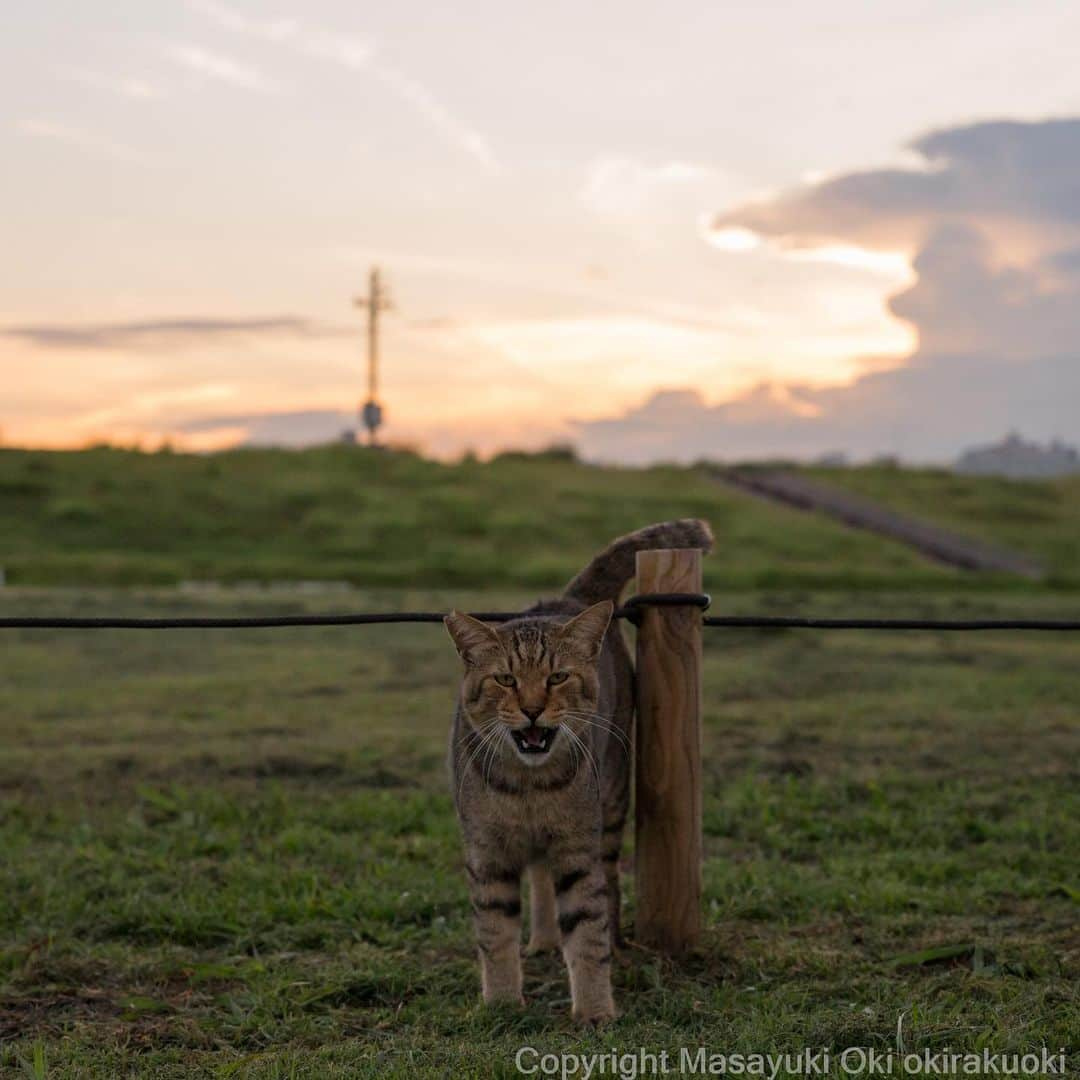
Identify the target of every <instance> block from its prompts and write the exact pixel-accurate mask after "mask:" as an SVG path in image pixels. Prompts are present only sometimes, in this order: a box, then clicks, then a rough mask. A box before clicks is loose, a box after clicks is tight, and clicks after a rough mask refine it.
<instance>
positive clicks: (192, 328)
mask: <svg viewBox="0 0 1080 1080" xmlns="http://www.w3.org/2000/svg"><path fill="white" fill-rule="evenodd" d="M352 333H355V330H352V329H349V328H347V327H336V326H332V325H329V324H324V323H318V322H313V321H312V320H310V319H301V318H298V317H296V316H291V315H280V316H272V317H269V318H261V319H215V318H202V317H199V318H187V319H150V320H143V321H137V322H122V323H67V324H65V323H44V324H33V325H21V326H0V337H6V338H12V339H15V340H18V341H22V342H24V343H26V344H30V345H36V346H38V347H40V348H54V349H61V348H62V349H120V348H147V347H154V348H170V347H178V346H182V345H188V344H204V343H206V342H208V341H214V340H218V339H226V338H235V337H240V336H244V337H252V336H258V337H267V336H273V337H289V338H327V337H339V336H342V335H347V334H352Z"/></svg>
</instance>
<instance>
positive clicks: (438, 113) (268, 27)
mask: <svg viewBox="0 0 1080 1080" xmlns="http://www.w3.org/2000/svg"><path fill="white" fill-rule="evenodd" d="M188 6H189V7H191V8H193V9H194V10H196V11H199V12H201V13H202V14H203V15H206V16H207V17H208V18H209V19H210V20H211V21H212V22H214V23H216V24H217V25H218V26H219V27H221V28H222V29H224V30H229V31H232V32H234V33H239V34H244V35H246V36H247V37H252V38H258V39H260V40H262V41H267V42H271V43H275V44H278V45H282V46H286V47H288V48H291V49H292V50H294V51H296V52H299V53H302V54H304V55H306V56H308V57H311V58H314V59H322V60H329V61H331V62H332V63H335V64H338V65H340V66H342V67H346V68H348V69H350V70H352V71H363V72H367V73H368V74H369V75H370V76H372V77H373V78H375V79H377V80H378V81H379V82H380V83H382V85H383V86H385V87H386V88H387V89H388V90H390V91H391V92H392V93H393V94H394V95H395V96H397V97H398V98H399V99H401V100H402V101H404V102H405V103H406V104H408V105H409V106H410V107H411V108H412V109H413V110H414V111H415V112H417V113H418V114H419V115H420V116H422V117H423V118H424V119H425V120H426V121H427V122H428V123H429V124H430V125H431V126H432V127H433V128H434V129H435V130H436V131H438V132H439V134H440V135H441V136H442V137H443V138H444V139H445V140H446V141H447V142H448V143H450V144H452V145H454V146H456V147H458V149H460V150H462V151H464V152H465V153H466V154H468V155H469V156H470V157H472V158H473V159H474V160H475V161H477V162H478V163H479V164H480V165H482V166H483V167H484V168H485V169H487V170H489V171H491V172H498V171H500V170H501V164H500V162H499V160H498V158H497V157H496V155H495V152H494V151H493V150H492V148H491V145H490V144H489V142H488V140H487V139H486V138H485V137H484V136H483V135H482V134H481V133H480V132H479V131H477V130H476V129H475V128H473V127H471V126H470V125H469V124H467V123H465V122H464V121H463V120H462V119H461V118H460V117H459V116H457V115H456V114H455V113H454V112H453V111H452V110H451V109H450V108H448V107H447V105H446V104H445V103H444V102H443V101H442V100H440V98H439V97H438V95H436V94H435V93H434V92H433V91H432V90H431V89H430V88H429V87H428V86H426V85H425V84H424V83H422V82H421V81H420V80H418V79H416V78H414V77H412V76H410V75H407V74H406V73H405V72H403V71H401V70H400V69H398V68H397V67H395V66H393V65H391V64H389V63H386V62H383V61H380V60H378V58H377V55H376V47H375V44H374V42H373V41H371V40H370V39H368V38H365V37H359V36H357V35H355V34H343V33H340V32H338V31H334V30H327V29H323V28H321V27H315V26H311V25H309V24H307V23H304V22H303V21H302V20H300V19H294V18H277V19H253V18H251V17H249V16H247V15H244V14H242V13H240V12H238V11H236V10H235V9H234V8H231V7H228V6H227V5H225V4H220V3H217V0H188Z"/></svg>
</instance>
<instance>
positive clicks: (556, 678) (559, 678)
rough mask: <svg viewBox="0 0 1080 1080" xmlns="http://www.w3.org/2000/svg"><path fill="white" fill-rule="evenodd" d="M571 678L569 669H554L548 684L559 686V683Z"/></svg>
mask: <svg viewBox="0 0 1080 1080" xmlns="http://www.w3.org/2000/svg"><path fill="white" fill-rule="evenodd" d="M569 678H570V672H569V671H553V672H552V673H551V674H550V675H549V676H548V686H558V685H559V683H564V682H566V680H567V679H569Z"/></svg>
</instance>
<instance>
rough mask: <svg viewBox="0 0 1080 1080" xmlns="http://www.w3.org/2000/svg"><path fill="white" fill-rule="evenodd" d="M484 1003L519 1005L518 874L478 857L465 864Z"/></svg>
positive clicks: (519, 905)
mask: <svg viewBox="0 0 1080 1080" xmlns="http://www.w3.org/2000/svg"><path fill="white" fill-rule="evenodd" d="M465 869H466V872H467V873H468V877H469V895H470V899H471V901H472V909H473V924H474V926H475V927H476V947H477V950H478V951H479V953H480V981H481V986H482V988H483V994H484V1001H485V1003H486V1004H489V1005H490V1004H494V1003H495V1002H498V1001H512V1002H516V1003H518V1004H521V1002H522V1001H523V998H522V996H521V875H520V873H519V872H518V871H516V870H512V869H508V868H507V867H506V866H503V865H499V864H498V863H495V862H491V861H487V860H483V859H479V860H476V861H470V862H469V863H467V864H466V867H465Z"/></svg>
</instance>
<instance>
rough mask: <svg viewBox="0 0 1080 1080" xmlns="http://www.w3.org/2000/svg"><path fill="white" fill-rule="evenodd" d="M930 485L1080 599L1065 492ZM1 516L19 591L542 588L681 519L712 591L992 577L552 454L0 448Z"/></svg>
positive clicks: (691, 478) (684, 486) (1074, 527)
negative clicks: (448, 457)
mask: <svg viewBox="0 0 1080 1080" xmlns="http://www.w3.org/2000/svg"><path fill="white" fill-rule="evenodd" d="M863 475H864V473H863V472H861V471H858V470H853V471H851V473H850V476H849V475H848V473H844V474H843V476H842V477H841V478H840V479H845V480H847V479H850V480H851V482H855V481H854V479H853V478H856V477H859V476H863ZM906 475H907V474H899V473H898V472H897V471H896V470H893V472H892V473H891V474H889V476H882V477H880V478H879V477H878V474H877V473H875V472H874V471H873V470H870V471H867V472H866V473H865V476H866V477H868V478H869V480H868V483H871V482H872V486H874V487H875V489H880V490H879V491H878V493H879V494H881V495H882V496H883V497H887V499H891V498H893V495H894V489H895V491H896V492H900V491H901V490H906V489H904V488H903V484H905V483H907V484H915V485H917V483H920V482H922V481H920V480H919V479H918V477H920V476H921V475H922V474H914V476H915V477H916V479H914V480H910V479H897V477H900V476H903V477H906ZM942 475H943V474H942ZM927 482H928V483H929V481H927ZM934 483H935V484H936V486H935V487H934V488H933V491H932V493H929V492H927V493H923V494H919V493H918V492H916V494H915V495H913V496H912V499H913V500H914V501H915V502H916V503H918V505H917V507H916V508H917V509H918V510H920V511H921V510H924V509H925V510H927V511H928V512H935V513H938V512H940V513H941V514H946V515H950V514H951V515H953V516H955V515H959V516H960V518H962V519H965V520H966V517H965V516H966V515H967V514H968V511H969V509H970V505H971V503H972V502H973V501H978V500H982V501H981V502H980V503H979V505H980V506H983V509H984V511H985V512H984V513H983V515H982V516H981V517H979V516H977V515H976V516H973V517H972V527H973V528H978V529H979V530H980V531H985V532H986V533H988V534H989V535H990V536H991V538H997V539H999V540H1000V541H1001V542H1007V541H1010V540H1013V539H1014V537H1015V540H1016V542H1017V544H1018V546H1020V547H1022V548H1025V549H1026V547H1027V546H1028V545H1030V544H1036V543H1039V544H1041V543H1043V542H1045V543H1046V544H1047V545H1049V546H1050V547H1052V549H1053V551H1052V554H1053V560H1054V568H1055V573H1056V579H1055V583H1056V584H1057V585H1058V586H1059V587H1061V586H1064V585H1066V584H1072V585H1074V586H1077V587H1080V549H1078V547H1077V543H1078V541H1077V537H1078V536H1080V518H1078V516H1077V515H1078V513H1080V511H1078V510H1077V509H1076V507H1077V506H1080V497H1076V496H1078V495H1080V492H1077V491H1076V489H1075V488H1072V489H1070V488H1067V487H1064V486H1061V485H1058V486H1055V485H1038V484H1036V485H1019V486H1016V490H1015V491H1014V490H1013V489H1012V488H1009V490H1008V491H1007V492H1005V493H1004V494H1003V493H1001V492H999V491H998V487H997V486H996V482H993V481H990V482H981V481H971V482H969V481H964V482H963V484H960V485H959V487H958V488H957V491H960V492H962V493H963V492H968V491H969V489H970V490H971V491H974V492H975V493H976V495H977V499H976V497H975V496H972V498H970V499H969V498H968V496H967V495H963V497H960V495H955V497H954V493H953V492H952V488H951V487H950V486H949V485H948V484H945V483H944V482H941V483H939V482H937V481H936V480H935V481H934ZM958 483H959V482H958ZM984 491H985V492H986V494H985V497H984V495H982V494H979V493H982V492H984ZM1070 492H1072V494H1073V496H1074V497H1073V498H1072V499H1071V500H1070V497H1069V493H1070ZM896 497H897V498H899V495H896ZM950 500H951V501H950ZM950 507H953V509H951V510H950V509H949V508H950ZM987 508H988V509H987ZM1014 510H1015V513H1016V520H1017V521H1019V522H1021V524H1019V525H1018V526H1013V525H1011V524H1010V522H1012V520H1013V519H1012V518H1011V517H1010V515H1011V514H1013V512H1014ZM0 513H2V520H3V529H0V567H3V568H4V570H5V571H6V575H7V578H8V581H9V582H11V583H13V584H22V585H57V584H60V585H78V586H85V585H88V584H93V585H152V584H159V585H160V584H176V583H178V582H183V581H188V580H217V581H227V582H237V581H253V580H255V581H260V580H261V581H279V580H283V579H284V580H299V579H318V580H323V581H326V580H342V581H349V582H352V583H353V584H356V585H362V586H367V587H373V586H374V587H377V586H395V587H416V586H427V587H433V588H454V587H461V586H481V585H485V584H486V585H488V586H491V587H516V588H521V589H553V588H556V587H558V586H559V585H561V584H563V583H564V582H565V581H567V580H568V579H569V577H570V576H571V574H573V573H575V572H576V571H577V569H578V568H579V567H580V566H581V565H582V563H583V562H584V561H585V560H586V559H587V558H589V557H591V555H592V554H593V553H594V552H595V551H596V550H597V549H598V548H599V547H601V546H602V545H603V544H606V543H607V542H608V541H609V540H610V539H611V538H612V537H613V536H617V535H619V534H621V533H624V532H627V531H629V530H631V529H634V528H637V527H638V526H640V525H641V524H642V523H644V522H650V521H659V520H663V519H665V518H669V517H679V516H686V515H698V516H702V517H706V518H708V519H709V521H711V522H712V525H713V527H714V529H715V530H716V533H717V536H718V537H719V544H720V546H719V549H718V554H717V556H716V558H714V560H713V568H712V571H711V572H712V579H713V582H714V585H715V586H716V588H718V589H723V590H730V589H749V588H785V587H793V586H799V587H812V588H816V589H828V588H835V589H855V588H881V587H888V588H891V589H910V590H921V591H926V590H933V589H943V588H946V589H948V588H952V589H955V588H959V587H961V586H962V587H966V588H984V587H991V588H997V587H999V586H1000V585H1001V584H1002V583H1001V582H1000V581H994V580H993V579H992V578H983V577H974V576H969V577H964V576H962V575H961V574H959V573H957V572H955V571H950V570H945V569H942V568H940V567H938V566H935V565H933V564H930V563H928V562H927V561H925V560H924V559H922V558H921V557H920V556H918V555H916V554H914V553H913V552H911V551H909V550H907V549H906V548H904V547H902V546H900V545H899V544H896V543H893V542H890V541H887V540H883V539H881V538H880V537H874V536H868V535H866V534H862V533H858V532H854V531H852V530H850V529H846V528H844V527H843V526H841V525H838V524H836V523H835V522H833V521H830V520H828V519H827V518H824V517H822V516H816V515H806V514H800V513H797V512H795V511H792V510H788V509H785V508H782V507H779V506H774V505H771V504H769V503H766V502H763V501H761V500H759V499H756V498H753V497H751V496H748V495H744V494H742V493H739V492H737V491H734V490H732V489H730V488H728V487H726V486H723V485H721V484H719V483H717V482H716V481H715V480H714V479H712V478H710V477H709V476H708V475H706V474H705V473H704V472H703V471H700V470H694V469H683V468H653V469H601V468H596V467H591V466H587V465H582V464H579V463H576V462H574V461H572V460H568V459H567V458H565V457H560V456H558V455H549V456H547V457H543V456H541V457H535V456H534V457H531V458H523V457H521V456H520V455H518V456H512V455H510V456H504V457H502V458H499V459H496V460H495V461H493V462H489V463H484V462H470V461H466V462H463V463H460V464H457V465H445V464H440V463H438V462H432V461H426V460H423V459H421V458H418V457H416V456H414V455H411V454H398V453H393V454H391V453H386V454H371V453H365V452H358V451H356V450H355V449H353V448H348V447H327V448H321V449H313V450H308V451H303V452H286V451H279V450H238V451H234V452H231V453H224V454H217V455H213V456H195V455H181V454H171V453H160V454H139V453H132V452H128V451H121V450H109V449H99V450H91V451H84V452H81V453H67V454H59V453H51V454H50V453H43V452H30V451H23V450H10V449H9V450H0ZM1035 514H1039V515H1041V517H1040V518H1039V519H1038V521H1036V518H1035V517H1033V516H1032V515H1035ZM959 524H960V525H961V526H963V524H964V521H963V520H962V521H960V522H959ZM1036 526H1037V527H1036ZM1029 534H1030V535H1029ZM1035 534H1038V536H1041V537H1045V538H1047V539H1046V540H1045V541H1036V540H1034V539H1032V536H1034V535H1035ZM510 552H513V553H514V556H513V557H512V558H511V557H509V554H508V553H510ZM1041 553H1042V551H1041V549H1040V550H1039V551H1036V552H1035V554H1041Z"/></svg>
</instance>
